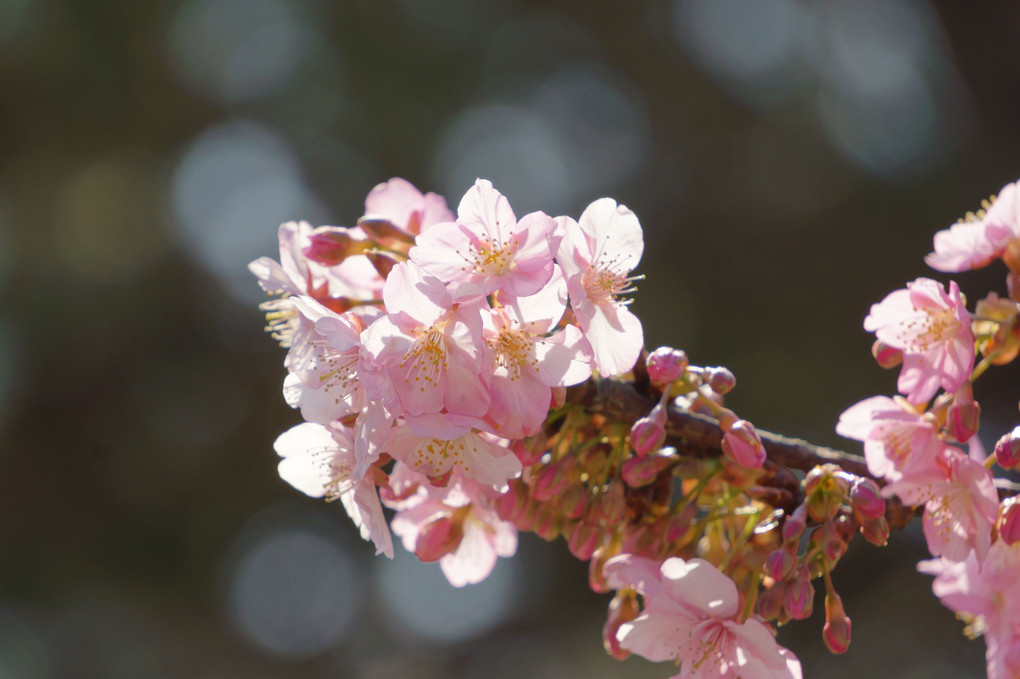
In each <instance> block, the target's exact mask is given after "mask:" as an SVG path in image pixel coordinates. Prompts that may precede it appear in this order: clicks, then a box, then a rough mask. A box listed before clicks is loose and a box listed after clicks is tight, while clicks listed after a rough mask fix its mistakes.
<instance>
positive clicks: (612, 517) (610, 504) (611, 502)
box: [599, 479, 627, 524]
mask: <svg viewBox="0 0 1020 679" xmlns="http://www.w3.org/2000/svg"><path fill="white" fill-rule="evenodd" d="M599 509H600V510H601V512H602V518H603V519H605V520H606V521H608V522H609V523H611V524H612V523H616V522H617V521H620V520H622V519H623V514H624V512H625V511H626V510H627V499H626V497H624V488H623V482H622V481H620V480H619V479H614V480H613V481H612V482H610V484H609V487H608V488H607V489H606V492H605V494H604V495H603V496H602V498H601V502H600V503H599Z"/></svg>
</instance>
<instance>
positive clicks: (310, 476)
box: [274, 422, 393, 558]
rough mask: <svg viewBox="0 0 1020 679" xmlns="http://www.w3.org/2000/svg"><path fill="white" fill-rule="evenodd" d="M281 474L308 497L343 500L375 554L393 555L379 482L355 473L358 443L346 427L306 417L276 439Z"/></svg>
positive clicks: (348, 512)
mask: <svg viewBox="0 0 1020 679" xmlns="http://www.w3.org/2000/svg"><path fill="white" fill-rule="evenodd" d="M274 447H275V448H276V452H277V453H278V454H279V455H280V457H282V458H283V459H282V460H280V466H279V471H280V478H282V479H283V480H284V481H286V482H287V483H289V484H290V485H292V486H294V488H296V489H297V490H300V491H301V492H302V493H304V494H305V495H308V496H310V497H324V498H326V499H327V500H340V502H341V503H342V504H343V506H344V509H345V510H347V514H348V516H350V517H351V520H353V521H354V525H356V526H357V527H358V528H359V530H360V531H361V537H362V538H364V539H366V540H372V542H374V543H375V547H376V554H380V553H382V554H385V555H386V556H388V557H390V558H393V540H392V537H391V536H390V529H389V527H388V526H387V525H386V518H385V516H383V511H382V505H381V504H380V503H379V494H378V492H377V491H376V486H375V482H374V481H373V480H372V477H371V476H370V475H368V474H365V475H364V476H358V474H356V473H355V468H356V467H357V459H356V455H355V450H354V448H355V444H354V440H353V439H352V438H351V433H350V431H349V430H348V429H346V428H345V427H343V426H342V425H339V424H334V425H330V426H329V427H326V426H323V425H321V424H313V423H310V422H305V423H303V424H299V425H297V426H296V427H292V428H291V429H289V430H287V431H285V432H284V433H283V434H281V435H280V437H279V438H277V439H276V443H275V444H274Z"/></svg>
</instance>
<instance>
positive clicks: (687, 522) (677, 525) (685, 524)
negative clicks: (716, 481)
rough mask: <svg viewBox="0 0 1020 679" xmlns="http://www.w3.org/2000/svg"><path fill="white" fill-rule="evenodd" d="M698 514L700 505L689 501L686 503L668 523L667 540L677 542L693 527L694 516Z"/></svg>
mask: <svg viewBox="0 0 1020 679" xmlns="http://www.w3.org/2000/svg"><path fill="white" fill-rule="evenodd" d="M697 514H698V506H697V504H695V503H694V502H688V503H687V504H686V505H684V506H683V507H682V508H681V509H680V511H679V512H677V513H676V514H674V515H673V516H671V517H670V519H669V523H668V524H666V540H667V541H668V542H676V541H677V540H679V539H680V538H682V537H683V536H684V535H686V534H687V532H688V531H689V530H690V528H691V522H692V521H694V517H695V516H697Z"/></svg>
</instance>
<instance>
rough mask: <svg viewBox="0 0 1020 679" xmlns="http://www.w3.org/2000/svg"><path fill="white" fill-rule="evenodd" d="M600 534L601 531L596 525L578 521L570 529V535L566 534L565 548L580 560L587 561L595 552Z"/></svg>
mask: <svg viewBox="0 0 1020 679" xmlns="http://www.w3.org/2000/svg"><path fill="white" fill-rule="evenodd" d="M601 534H602V531H601V530H600V529H599V527H598V526H593V525H591V524H590V523H585V522H584V521H578V522H577V523H575V524H574V526H573V528H571V529H570V535H569V536H567V549H569V550H570V553H571V554H573V555H574V556H575V557H577V558H578V559H580V560H581V561H587V560H588V559H590V558H591V556H592V554H594V553H595V548H596V547H598V544H599V537H600V536H601Z"/></svg>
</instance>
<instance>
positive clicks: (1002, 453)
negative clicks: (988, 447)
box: [995, 427, 1020, 469]
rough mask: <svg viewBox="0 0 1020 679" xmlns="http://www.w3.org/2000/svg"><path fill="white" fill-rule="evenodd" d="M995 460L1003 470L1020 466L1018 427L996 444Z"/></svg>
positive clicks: (1019, 435)
mask: <svg viewBox="0 0 1020 679" xmlns="http://www.w3.org/2000/svg"><path fill="white" fill-rule="evenodd" d="M995 460H996V462H998V463H999V466H1000V467H1002V468H1003V469H1015V468H1016V467H1017V466H1018V465H1020V427H1016V428H1015V429H1014V430H1013V431H1011V432H1009V433H1008V434H1006V435H1005V436H1003V437H1002V438H1001V439H999V440H998V441H997V442H996V444H995Z"/></svg>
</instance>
